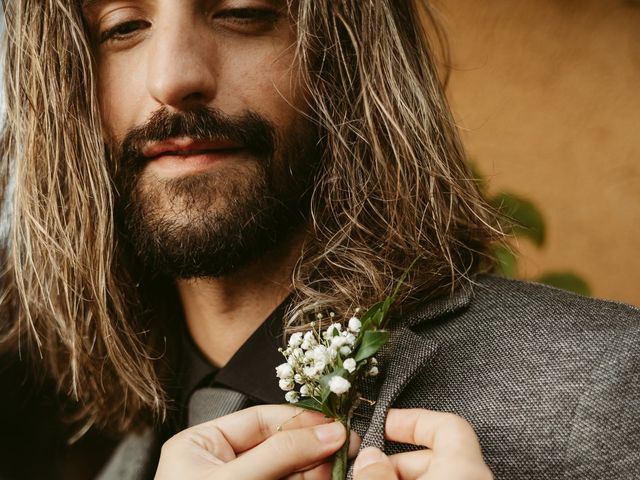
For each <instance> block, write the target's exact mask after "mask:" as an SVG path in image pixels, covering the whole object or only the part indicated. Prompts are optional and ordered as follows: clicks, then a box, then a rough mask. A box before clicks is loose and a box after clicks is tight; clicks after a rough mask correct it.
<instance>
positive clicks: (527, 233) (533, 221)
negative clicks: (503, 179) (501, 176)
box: [491, 192, 546, 247]
mask: <svg viewBox="0 0 640 480" xmlns="http://www.w3.org/2000/svg"><path fill="white" fill-rule="evenodd" d="M491 204H492V205H493V207H494V208H496V209H497V210H498V211H499V212H500V214H502V215H503V216H504V217H505V218H506V220H507V222H508V225H507V226H506V227H507V228H506V230H507V231H509V230H510V231H511V232H513V234H514V235H517V236H522V237H526V238H529V239H530V240H531V241H533V243H534V244H535V245H537V246H538V247H541V246H543V245H544V242H545V236H546V229H545V223H544V217H543V216H542V213H541V212H540V210H539V209H538V207H536V206H535V205H534V204H533V203H532V202H530V201H529V200H526V199H524V198H522V197H518V196H517V195H513V194H511V193H506V192H502V193H498V194H497V195H496V196H495V197H493V198H492V199H491Z"/></svg>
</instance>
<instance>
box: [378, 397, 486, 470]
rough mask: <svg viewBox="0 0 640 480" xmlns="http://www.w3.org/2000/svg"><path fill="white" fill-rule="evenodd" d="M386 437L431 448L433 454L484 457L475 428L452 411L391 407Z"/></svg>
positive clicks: (386, 426)
mask: <svg viewBox="0 0 640 480" xmlns="http://www.w3.org/2000/svg"><path fill="white" fill-rule="evenodd" d="M385 438H387V439H388V440H392V441H394V442H402V443H410V444H412V445H421V446H423V447H428V448H430V449H432V450H433V451H434V453H451V454H456V455H458V456H459V455H464V456H467V457H472V458H478V457H479V458H482V452H481V451H480V443H479V442H478V437H477V436H476V434H475V432H474V431H473V428H472V427H471V425H469V423H468V422H467V421H465V420H464V419H463V418H462V417H459V416H457V415H454V414H452V413H445V412H434V411H431V410H423V409H418V408H416V409H403V410H401V409H391V410H389V414H388V415H387V421H386V425H385Z"/></svg>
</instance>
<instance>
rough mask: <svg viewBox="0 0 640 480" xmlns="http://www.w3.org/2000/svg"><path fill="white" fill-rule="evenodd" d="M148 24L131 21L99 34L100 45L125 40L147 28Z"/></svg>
mask: <svg viewBox="0 0 640 480" xmlns="http://www.w3.org/2000/svg"><path fill="white" fill-rule="evenodd" d="M149 26H150V25H149V22H147V21H145V20H131V21H128V22H122V23H119V24H117V25H116V26H114V27H112V28H109V29H108V30H105V31H104V32H102V33H101V34H100V43H105V42H108V41H116V40H126V39H127V38H129V37H131V36H132V35H133V34H135V33H136V32H137V31H139V30H144V29H146V28H149Z"/></svg>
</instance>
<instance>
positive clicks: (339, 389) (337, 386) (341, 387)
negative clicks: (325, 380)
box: [329, 376, 351, 395]
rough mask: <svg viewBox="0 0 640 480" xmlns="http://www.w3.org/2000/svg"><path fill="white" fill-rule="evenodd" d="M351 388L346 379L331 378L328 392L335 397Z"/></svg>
mask: <svg viewBox="0 0 640 480" xmlns="http://www.w3.org/2000/svg"><path fill="white" fill-rule="evenodd" d="M350 388H351V383H350V382H349V380H347V379H346V378H342V377H338V376H335V377H331V379H330V380H329V390H331V391H332V392H333V393H335V394H336V395H342V394H343V393H347V392H348V391H349V389H350Z"/></svg>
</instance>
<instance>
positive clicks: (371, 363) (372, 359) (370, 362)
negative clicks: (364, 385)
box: [369, 357, 378, 365]
mask: <svg viewBox="0 0 640 480" xmlns="http://www.w3.org/2000/svg"><path fill="white" fill-rule="evenodd" d="M377 364H378V360H376V357H371V358H370V359H369V365H377Z"/></svg>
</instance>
